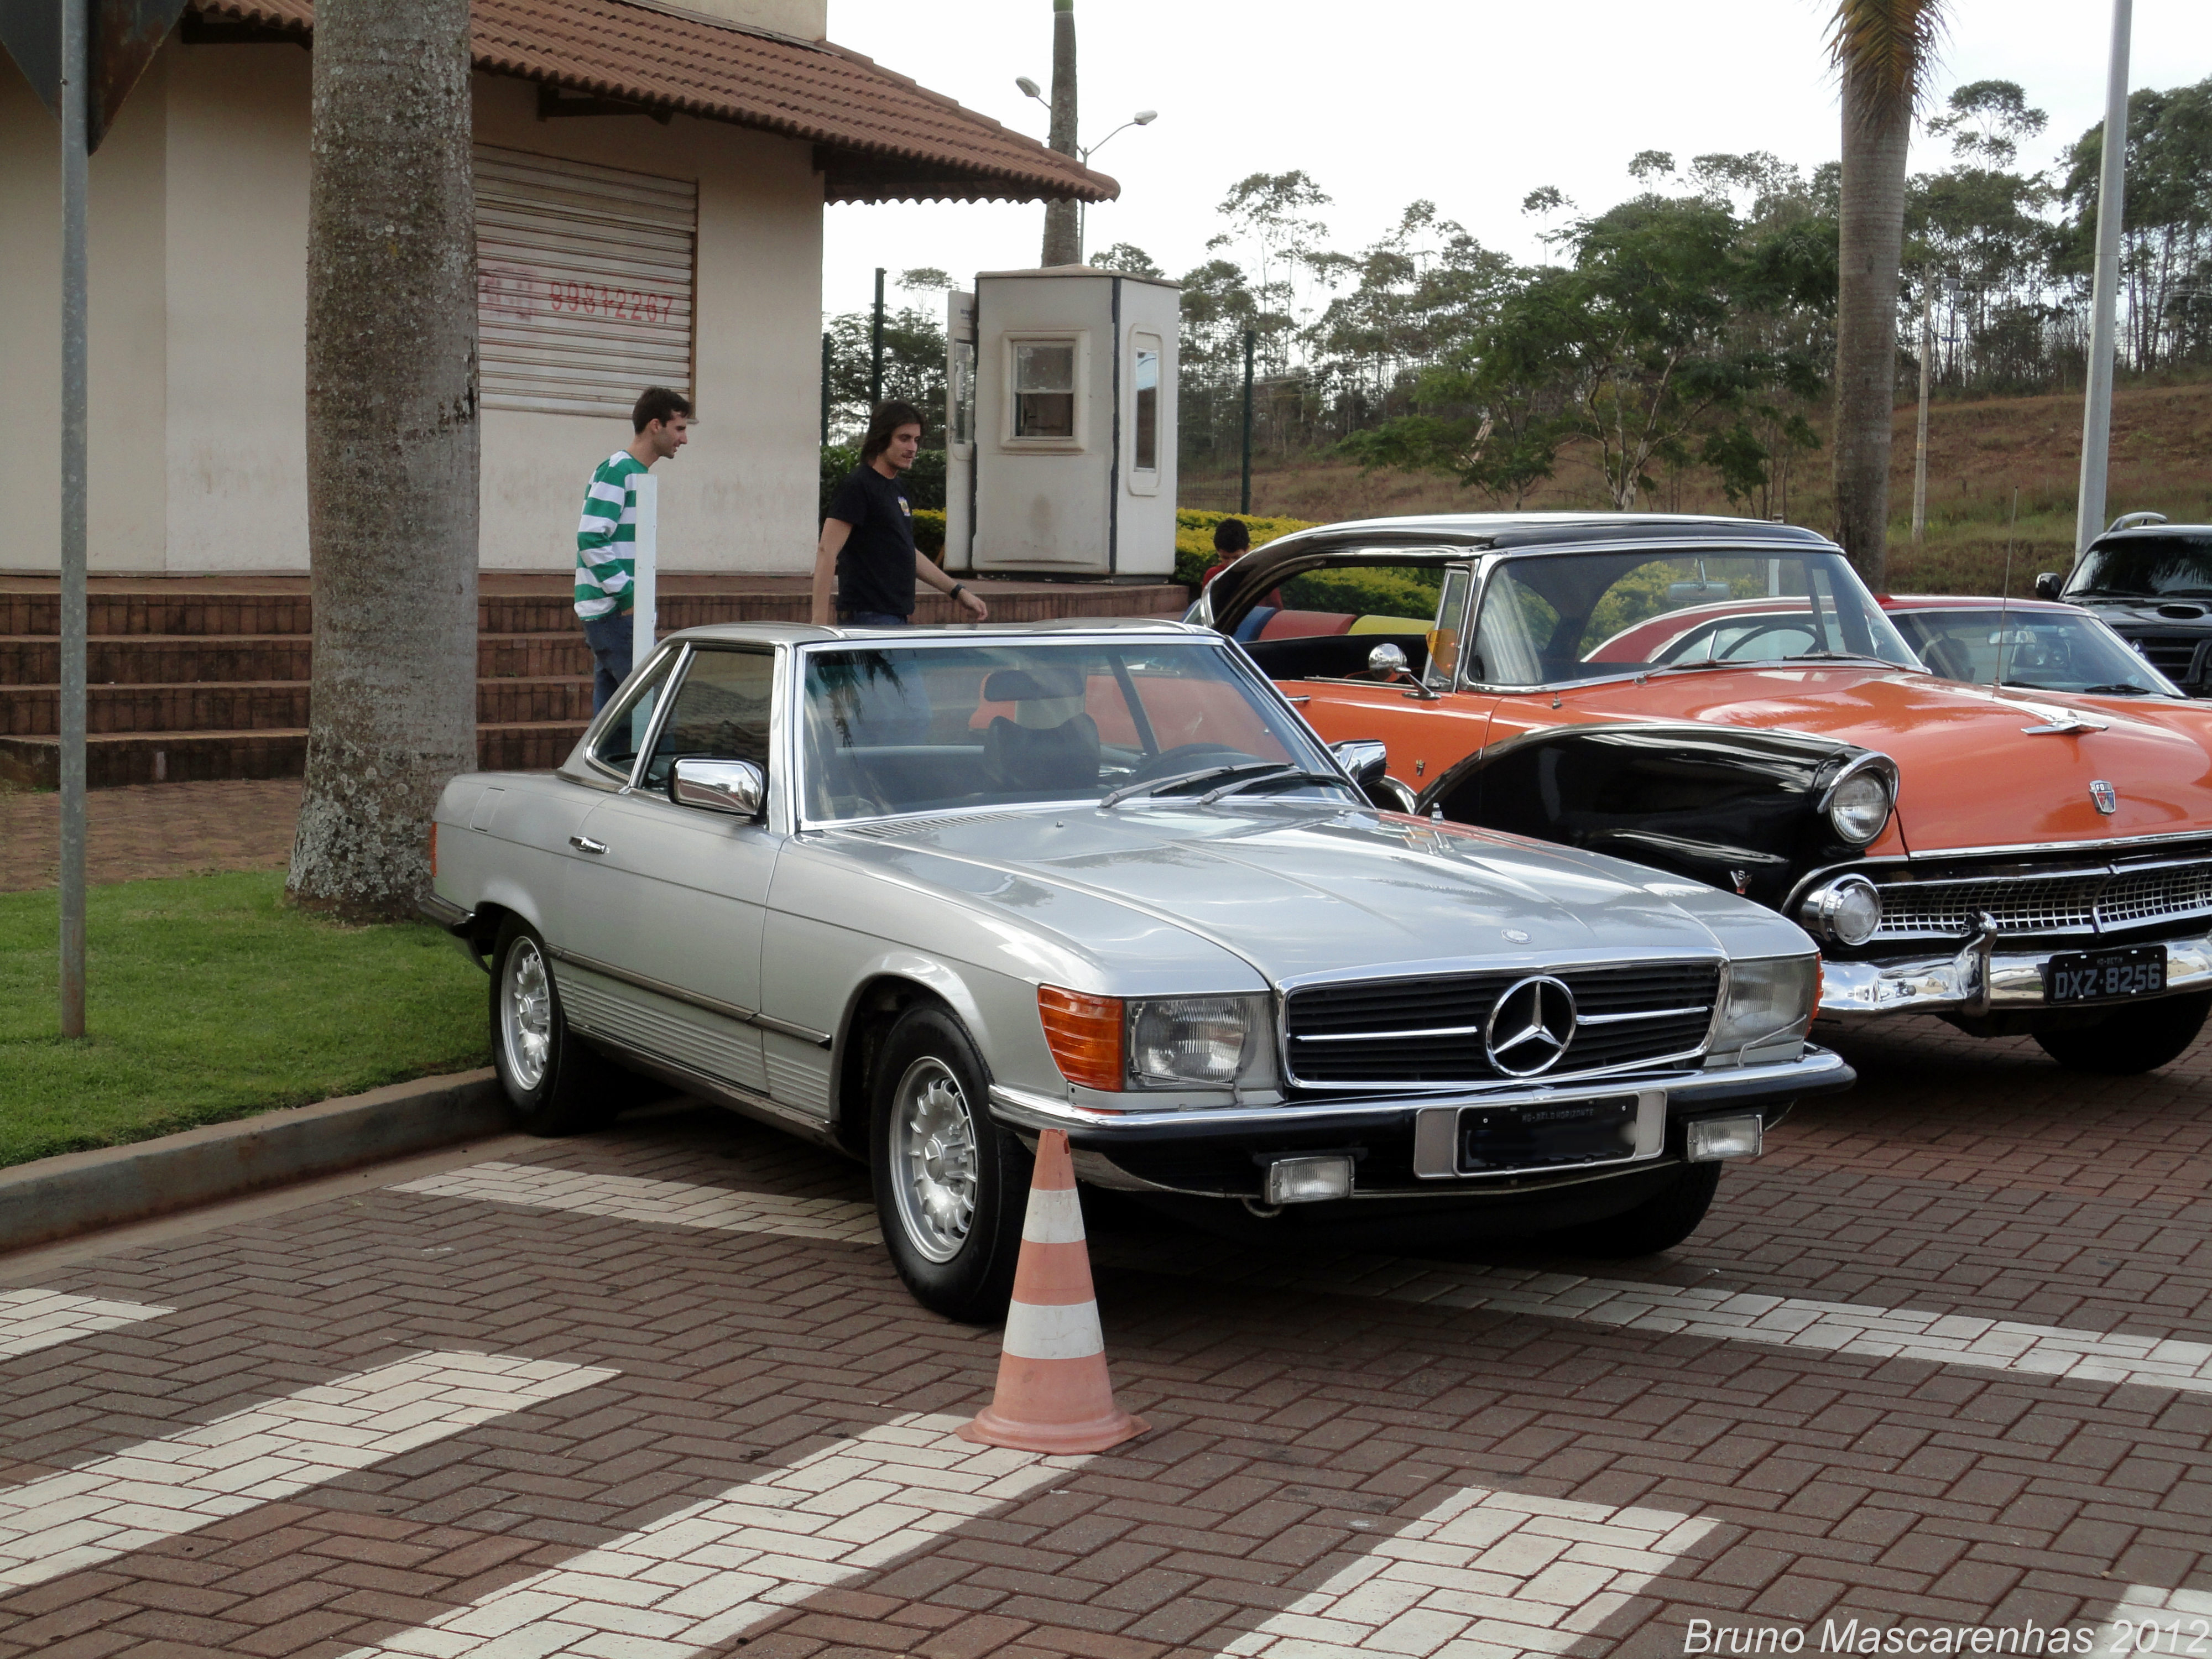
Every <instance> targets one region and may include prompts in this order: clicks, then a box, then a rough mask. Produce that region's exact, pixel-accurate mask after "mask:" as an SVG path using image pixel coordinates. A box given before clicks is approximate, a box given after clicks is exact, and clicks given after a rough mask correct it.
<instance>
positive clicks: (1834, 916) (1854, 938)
mask: <svg viewBox="0 0 2212 1659" xmlns="http://www.w3.org/2000/svg"><path fill="white" fill-rule="evenodd" d="M1797 919H1798V921H1801V922H1802V923H1803V924H1804V927H1805V931H1806V932H1807V933H1811V934H1813V935H1814V937H1815V938H1818V939H1833V940H1834V941H1835V942H1836V943H1837V944H1838V945H1864V944H1865V943H1866V942H1867V941H1868V940H1869V939H1872V938H1873V937H1874V936H1875V929H1876V928H1878V927H1881V892H1880V891H1879V890H1877V889H1876V888H1875V884H1873V883H1872V882H1870V881H1869V880H1868V879H1867V878H1865V877H1864V876H1838V877H1837V878H1835V880H1833V881H1831V882H1826V883H1823V884H1821V885H1820V886H1818V887H1815V888H1814V890H1812V891H1811V892H1810V893H1808V894H1807V895H1806V896H1805V902H1804V904H1803V905H1802V907H1800V908H1799V909H1798V912H1797Z"/></svg>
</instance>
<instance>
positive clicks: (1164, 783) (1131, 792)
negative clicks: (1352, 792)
mask: <svg viewBox="0 0 2212 1659" xmlns="http://www.w3.org/2000/svg"><path fill="white" fill-rule="evenodd" d="M1282 767H1283V763H1282V762H1280V761H1240V762H1239V763H1237V764H1236V765H1234V766H1207V767H1203V768H1201V769H1199V770H1198V771H1195V772H1178V773H1177V774H1176V775H1175V776H1173V777H1171V778H1152V779H1149V780H1147V781H1146V782H1143V783H1125V784H1123V785H1122V786H1121V787H1120V788H1119V789H1116V790H1115V791H1114V792H1113V793H1111V794H1109V795H1106V796H1104V797H1103V798H1102V799H1100V800H1099V803H1098V805H1099V808H1100V810H1101V811H1103V810H1104V809H1105V808H1107V807H1109V806H1118V805H1121V802H1123V801H1125V800H1133V799H1136V798H1137V797H1138V796H1139V795H1157V794H1158V793H1159V792H1160V791H1161V790H1163V789H1175V788H1179V787H1182V785H1184V784H1186V783H1204V782H1205V781H1206V780H1207V779H1208V778H1225V777H1228V776H1230V775H1231V774H1233V773H1237V772H1279V771H1280V770H1282Z"/></svg>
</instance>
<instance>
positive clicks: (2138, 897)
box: [1875, 857, 2212, 944]
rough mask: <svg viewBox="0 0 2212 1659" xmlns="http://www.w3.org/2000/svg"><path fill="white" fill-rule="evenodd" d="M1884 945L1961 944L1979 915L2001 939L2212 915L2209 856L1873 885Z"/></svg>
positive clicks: (2088, 932) (2105, 929)
mask: <svg viewBox="0 0 2212 1659" xmlns="http://www.w3.org/2000/svg"><path fill="white" fill-rule="evenodd" d="M1875 885H1876V886H1877V887H1879V888H1880V889H1881V929H1880V930H1879V931H1878V932H1877V933H1875V943H1876V944H1880V943H1881V941H1883V940H1885V939H1963V938H1965V937H1966V935H1967V934H1968V933H1971V932H1972V931H1973V927H1974V919H1975V918H1976V917H1977V916H1979V915H1988V916H1990V917H1991V918H1993V919H1994V920H1995V921H1996V925H1997V929H1998V931H1999V932H2000V933H2030V934H2035V933H2042V934H2066V933H2074V934H2082V935H2095V934H2099V933H2124V932H2126V931H2128V930H2130V929H2131V928H2136V927H2151V926H2154V925H2155V924H2158V923H2160V922H2178V921H2193V920H2197V919H2199V918H2203V917H2205V916H2212V858H2207V857H2195V858H2187V859H2181V860H2176V861H2174V862H2172V863H2164V864H2155V865H2118V866H2107V865H2098V866H2087V867H2086V868H2085V867H2082V866H2075V867H2074V868H2072V869H2045V870H2040V871H2039V870H2033V869H2030V870H2017V871H2009V872H2007V873H2006V874H2004V875H2002V876H1996V875H1992V876H1984V877H1968V878H1960V879H1943V880H1934V881H1890V882H1883V881H1880V880H1877V881H1876V883H1875Z"/></svg>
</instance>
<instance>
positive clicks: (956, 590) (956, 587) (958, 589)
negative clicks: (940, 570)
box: [952, 582, 968, 599]
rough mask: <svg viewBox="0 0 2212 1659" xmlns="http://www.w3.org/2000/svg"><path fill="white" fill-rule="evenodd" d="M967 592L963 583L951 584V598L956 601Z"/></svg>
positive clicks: (965, 584) (966, 586)
mask: <svg viewBox="0 0 2212 1659" xmlns="http://www.w3.org/2000/svg"><path fill="white" fill-rule="evenodd" d="M967 591H968V584H967V583H965V582H955V583H953V584H952V597H953V598H954V599H958V598H959V597H960V596H961V595H962V594H963V593H965V592H967Z"/></svg>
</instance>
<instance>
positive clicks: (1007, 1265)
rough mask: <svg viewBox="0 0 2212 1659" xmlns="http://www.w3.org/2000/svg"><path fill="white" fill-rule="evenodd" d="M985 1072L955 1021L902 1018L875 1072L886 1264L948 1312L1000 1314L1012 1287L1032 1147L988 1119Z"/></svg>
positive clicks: (873, 1141)
mask: <svg viewBox="0 0 2212 1659" xmlns="http://www.w3.org/2000/svg"><path fill="white" fill-rule="evenodd" d="M988 1089H989V1076H988V1074H987V1073H986V1072H985V1070H984V1068H983V1061H982V1057H981V1055H979V1054H977V1053H976V1052H975V1044H974V1043H973V1042H969V1039H968V1034H967V1032H966V1031H964V1030H962V1029H961V1026H960V1022H959V1021H958V1020H957V1019H955V1018H952V1016H951V1014H950V1013H948V1012H945V1010H944V1009H942V1008H939V1007H937V1006H933V1005H927V1004H925V1005H923V1006H919V1007H915V1008H909V1009H908V1010H907V1012H905V1013H904V1014H902V1015H901V1016H900V1017H899V1020H898V1023H897V1024H896V1025H894V1026H893V1027H892V1028H891V1030H890V1036H888V1037H886V1038H885V1039H884V1046H883V1049H882V1051H881V1053H880V1054H879V1056H878V1060H877V1062H876V1071H875V1076H874V1077H873V1078H872V1079H871V1083H870V1106H871V1110H870V1113H869V1120H868V1166H869V1170H870V1173H871V1174H872V1176H873V1177H874V1180H875V1189H876V1214H877V1217H878V1220H879V1222H880V1224H881V1225H882V1227H883V1233H884V1247H885V1248H886V1249H889V1250H890V1256H891V1265H892V1266H893V1267H896V1268H897V1269H898V1275H899V1277H900V1278H901V1279H904V1280H905V1281H906V1287H907V1289H908V1290H909V1291H912V1292H913V1293H914V1298H915V1301H917V1302H919V1303H921V1305H922V1306H923V1307H925V1308H928V1309H930V1310H933V1312H936V1313H940V1314H943V1315H944V1316H945V1317H946V1318H947V1319H957V1320H960V1321H962V1322H963V1323H966V1324H970V1325H991V1324H996V1323H997V1322H999V1321H1000V1320H1001V1319H1004V1318H1005V1317H1006V1304H1007V1301H1008V1299H1009V1298H1010V1297H1012V1295H1013V1290H1014V1264H1015V1262H1016V1261H1017V1260H1018V1258H1019V1257H1020V1255H1021V1248H1022V1218H1023V1215H1024V1212H1025V1211H1026V1209H1027V1208H1028V1203H1029V1184H1030V1155H1029V1153H1028V1152H1026V1151H1024V1149H1023V1146H1022V1144H1021V1142H1020V1141H1018V1140H1017V1139H1015V1138H1014V1137H1013V1136H1012V1135H1011V1134H1009V1133H1006V1131H1005V1130H1004V1129H1001V1128H1000V1127H999V1126H998V1125H997V1124H996V1123H994V1122H993V1121H991V1116H990V1109H989V1106H988V1098H989V1096H988Z"/></svg>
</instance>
